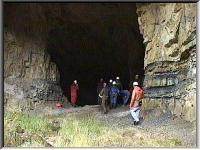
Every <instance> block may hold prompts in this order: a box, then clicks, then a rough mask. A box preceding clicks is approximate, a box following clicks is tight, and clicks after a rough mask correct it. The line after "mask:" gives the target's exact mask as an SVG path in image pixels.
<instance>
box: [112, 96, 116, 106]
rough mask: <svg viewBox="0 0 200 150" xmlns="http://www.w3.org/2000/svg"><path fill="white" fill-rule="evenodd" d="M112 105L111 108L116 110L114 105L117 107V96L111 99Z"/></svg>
mask: <svg viewBox="0 0 200 150" xmlns="http://www.w3.org/2000/svg"><path fill="white" fill-rule="evenodd" d="M113 105H114V106H113V107H114V108H116V105H117V96H114V97H113Z"/></svg>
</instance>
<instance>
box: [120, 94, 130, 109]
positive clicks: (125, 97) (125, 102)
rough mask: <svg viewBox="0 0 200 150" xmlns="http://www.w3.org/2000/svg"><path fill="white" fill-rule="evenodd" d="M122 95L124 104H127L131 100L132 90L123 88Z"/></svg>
mask: <svg viewBox="0 0 200 150" xmlns="http://www.w3.org/2000/svg"><path fill="white" fill-rule="evenodd" d="M121 96H122V100H123V105H124V106H126V104H127V102H128V100H129V96H130V92H129V91H128V90H121Z"/></svg>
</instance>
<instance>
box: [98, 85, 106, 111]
mask: <svg viewBox="0 0 200 150" xmlns="http://www.w3.org/2000/svg"><path fill="white" fill-rule="evenodd" d="M99 97H100V98H101V106H102V109H103V112H104V114H106V113H107V103H108V87H107V86H106V83H104V84H103V89H102V90H101V92H100V93H99Z"/></svg>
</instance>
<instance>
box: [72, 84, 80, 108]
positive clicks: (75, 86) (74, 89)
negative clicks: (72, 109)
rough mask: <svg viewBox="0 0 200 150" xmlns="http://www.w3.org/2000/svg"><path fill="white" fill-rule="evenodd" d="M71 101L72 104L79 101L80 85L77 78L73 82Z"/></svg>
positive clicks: (74, 104)
mask: <svg viewBox="0 0 200 150" xmlns="http://www.w3.org/2000/svg"><path fill="white" fill-rule="evenodd" d="M70 89H71V103H72V106H76V104H77V101H78V95H79V86H78V83H77V81H76V80H74V82H73V83H72V85H71V87H70Z"/></svg>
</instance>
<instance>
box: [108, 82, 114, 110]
mask: <svg viewBox="0 0 200 150" xmlns="http://www.w3.org/2000/svg"><path fill="white" fill-rule="evenodd" d="M112 82H113V81H112V79H110V80H109V82H108V86H107V87H108V93H110V90H111V87H112ZM108 106H109V107H110V108H111V99H110V94H108Z"/></svg>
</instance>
